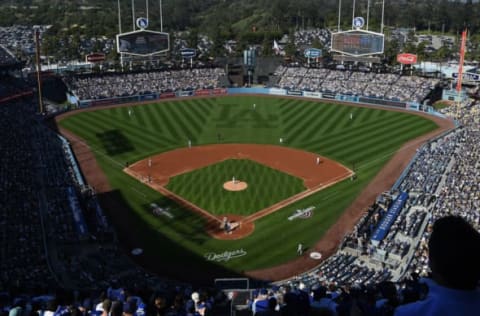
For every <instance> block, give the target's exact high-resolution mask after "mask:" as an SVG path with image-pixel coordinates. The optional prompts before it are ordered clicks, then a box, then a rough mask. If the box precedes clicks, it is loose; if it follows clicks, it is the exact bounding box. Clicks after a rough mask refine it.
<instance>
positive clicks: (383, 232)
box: [0, 0, 480, 316]
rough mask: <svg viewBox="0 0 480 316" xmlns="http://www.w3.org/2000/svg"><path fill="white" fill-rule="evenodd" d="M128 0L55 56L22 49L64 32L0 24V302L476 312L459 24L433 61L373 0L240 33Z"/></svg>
mask: <svg viewBox="0 0 480 316" xmlns="http://www.w3.org/2000/svg"><path fill="white" fill-rule="evenodd" d="M140 2H142V1H133V0H132V1H131V3H130V4H129V5H128V6H127V5H126V4H124V3H121V1H118V3H117V7H116V10H117V13H118V32H117V34H116V36H115V38H114V39H112V38H108V37H106V36H104V38H103V39H100V38H98V39H95V38H94V37H92V38H90V39H88V36H84V35H81V36H80V37H79V38H76V36H77V35H75V34H73V33H75V32H77V30H78V31H79V32H80V30H83V29H85V28H86V27H82V26H75V27H72V29H74V30H75V31H74V32H73V33H72V34H71V35H68V36H70V37H68V36H67V37H64V38H61V40H60V42H61V43H63V44H65V45H66V46H68V45H70V46H72V47H73V45H76V44H78V45H79V48H78V50H79V51H82V52H83V51H85V52H87V53H86V54H85V56H84V57H85V60H86V62H85V63H81V64H80V63H73V62H72V63H69V65H68V66H67V67H66V68H63V65H62V62H63V60H62V58H67V57H66V55H68V54H70V53H71V52H69V51H68V50H65V51H64V52H63V53H62V54H64V55H65V56H62V58H61V59H59V60H58V64H57V65H56V66H55V67H51V65H50V58H52V60H53V59H55V58H57V57H56V56H55V55H54V54H51V55H48V54H46V53H45V51H46V48H43V50H42V45H43V46H44V47H45V46H47V47H49V45H51V43H52V42H53V41H54V40H53V38H55V36H56V35H58V34H60V33H57V34H56V33H53V32H57V31H58V32H67V33H68V32H70V31H66V30H67V29H68V28H63V29H59V30H57V27H58V26H57V25H55V26H49V25H35V27H34V28H33V29H31V28H29V27H24V26H17V25H14V26H8V27H0V39H1V40H2V42H1V45H0V75H1V76H0V130H1V132H2V137H1V138H0V145H1V147H0V148H2V152H3V153H4V154H3V155H1V156H0V161H1V164H0V167H1V169H0V175H1V177H0V202H1V204H2V210H1V211H0V228H1V229H0V231H1V232H2V233H0V259H1V260H0V316H3V315H10V316H11V315H14V316H17V315H27V313H33V314H37V313H38V314H39V315H43V314H44V313H51V315H53V316H59V315H73V314H82V315H97V316H100V315H101V316H110V315H112V316H116V315H118V316H120V315H121V316H123V315H126V316H130V315H132V316H145V315H157V316H217V315H218V316H228V315H231V316H234V315H239V316H240V315H252V316H254V315H255V316H262V315H267V316H268V315H286V316H310V315H351V314H352V313H359V314H361V315H381V316H384V315H385V316H386V315H416V314H439V315H440V314H442V313H445V311H448V312H447V313H446V314H452V313H456V314H461V315H476V313H478V310H479V309H478V308H480V306H479V305H478V304H479V302H480V296H479V294H478V293H479V291H478V289H479V285H480V283H479V282H480V272H479V269H478V267H479V266H480V259H479V257H478V254H479V253H480V233H479V231H480V226H479V223H480V215H479V210H480V204H479V202H478V201H479V200H480V199H479V198H480V188H479V186H478V177H479V176H480V175H479V168H478V159H479V158H480V147H479V146H478V143H479V142H478V140H479V139H480V130H479V128H478V123H479V119H478V112H479V109H480V105H479V103H478V99H479V97H478V96H479V91H480V90H479V88H478V82H480V75H478V74H477V71H478V69H477V68H476V67H477V65H476V64H475V63H474V62H466V61H465V57H466V53H468V52H470V53H471V54H473V52H472V51H473V48H472V47H473V46H472V44H470V46H469V45H467V41H469V39H467V31H464V32H463V33H462V36H461V38H459V39H458V46H459V51H460V53H459V54H458V55H460V61H459V62H458V63H457V64H455V65H453V64H452V63H449V64H448V66H444V68H435V67H433V66H432V65H430V64H431V63H432V62H430V64H428V65H426V64H427V62H426V61H425V56H422V54H421V53H422V52H423V51H422V52H421V51H420V50H418V51H417V53H416V54H413V51H412V52H411V53H410V52H407V51H406V50H407V48H409V49H413V48H411V46H408V44H409V43H408V42H407V39H405V41H404V42H401V40H399V39H398V38H402V36H403V35H405V34H403V33H402V32H404V30H403V29H402V28H399V29H398V30H397V29H396V28H394V27H391V28H389V29H388V32H385V30H384V28H385V27H386V26H385V23H384V14H385V12H384V9H385V8H384V6H385V3H384V1H382V2H381V3H380V2H379V3H375V4H370V2H368V6H367V3H365V8H363V6H362V5H363V4H362V1H359V2H360V4H357V5H358V6H360V7H361V8H360V9H358V10H359V11H357V12H356V11H355V10H356V9H357V8H356V4H355V1H353V3H347V6H349V5H352V6H353V8H350V9H352V10H353V12H352V14H351V15H352V21H351V22H352V23H351V26H350V22H348V23H345V22H343V23H342V21H341V19H342V18H345V16H347V17H348V19H350V12H347V13H348V15H347V14H343V15H342V12H341V10H342V6H341V1H338V7H336V8H335V12H334V11H331V10H330V11H331V12H329V14H330V15H333V16H334V15H335V14H336V12H337V11H336V10H338V18H337V19H338V25H337V26H330V27H328V28H326V27H325V28H318V27H316V28H304V27H300V25H299V24H298V23H299V22H298V20H297V21H296V23H297V25H296V28H295V29H294V30H293V31H291V32H287V33H285V34H280V35H281V36H279V35H278V34H277V33H275V32H273V33H272V34H273V35H272V41H271V42H273V43H272V44H271V45H270V38H269V37H268V36H270V35H271V34H270V33H267V32H265V33H264V34H263V37H262V41H263V42H262V41H259V40H258V38H260V36H259V35H257V34H253V33H256V32H263V31H262V29H261V27H260V26H259V28H258V29H259V30H260V31H259V30H258V29H257V27H256V25H255V27H253V28H252V31H251V33H252V34H250V35H249V37H248V36H247V37H246V38H248V39H249V40H250V41H251V43H248V45H244V44H245V43H243V44H242V45H243V46H242V45H240V42H241V40H244V38H243V37H241V36H239V37H232V39H230V38H227V37H225V36H226V35H224V34H223V33H222V34H221V35H222V36H223V37H221V38H222V42H221V45H220V46H219V45H218V43H216V42H215V40H213V39H210V38H209V36H212V38H213V36H214V35H211V34H205V35H204V34H200V33H198V34H197V33H195V36H196V39H197V40H198V41H197V42H195V43H196V44H195V45H190V44H191V42H192V41H191V39H192V35H191V34H192V33H194V31H193V29H189V30H188V31H185V30H183V29H182V28H186V29H188V26H182V27H180V26H179V31H178V32H175V31H174V30H172V31H171V32H166V31H165V29H164V27H163V16H162V14H163V13H162V12H163V11H162V10H163V4H162V1H159V3H158V6H157V4H151V3H150V4H149V3H148V1H146V2H145V8H143V7H141V6H140V7H139V6H138V5H139V4H140ZM234 2H235V1H234ZM212 3H213V2H212ZM235 3H236V2H235ZM302 3H303V2H302ZM135 4H136V5H137V6H135ZM102 5H103V4H99V6H102ZM142 5H143V4H142ZM149 5H151V6H152V8H153V9H152V10H151V11H150V12H153V11H156V12H155V13H149ZM235 5H238V4H235ZM252 5H253V4H252ZM278 5H279V6H281V5H280V4H278ZM344 5H345V4H344ZM370 5H372V6H373V9H372V8H371V7H370ZM442 5H443V4H442ZM471 5H472V6H475V7H477V6H480V4H478V5H477V4H475V5H474V4H471ZM0 6H1V5H0ZM204 6H205V7H209V5H207V4H204ZM218 6H219V8H220V7H222V5H220V4H219V5H218ZM223 6H227V5H226V4H223ZM392 6H394V5H392ZM465 6H467V4H465ZM166 8H167V10H172V12H177V11H175V10H180V9H179V8H177V7H175V5H173V4H172V3H171V2H169V3H168V4H167V6H166ZM229 8H230V9H232V10H233V8H234V5H233V4H232V7H229ZM14 9H15V10H20V11H21V10H27V9H25V8H22V9H18V8H14ZM30 9H31V8H30ZM30 9H28V10H30ZM197 9H198V8H197ZM343 9H345V7H344V8H343ZM350 9H349V10H350ZM479 9H480V7H479ZM6 10H13V9H12V8H9V9H6ZM45 10H46V9H45ZM81 10H86V11H91V12H94V11H95V10H97V9H95V8H94V7H92V8H90V7H82V9H81ZM198 10H200V9H198ZM369 10H373V11H372V12H373V13H379V12H381V15H380V16H379V17H376V18H375V17H371V16H370V11H369ZM20 11H19V12H20ZM377 11H378V12H377ZM8 12H10V11H8ZM21 12H23V11H21ZM130 12H131V13H130ZM178 12H181V10H180V11H178ZM178 12H177V13H178ZM208 12H209V11H205V12H203V13H202V14H204V15H205V16H207V17H208V14H209V13H208ZM358 12H361V13H362V14H363V13H366V17H361V16H359V14H360V13H358ZM367 12H368V13H367ZM373 13H372V14H373ZM82 14H83V13H82ZM95 14H96V13H95ZM130 14H131V16H130ZM149 14H150V16H149ZM157 14H158V18H159V21H160V22H157V21H154V17H155V18H157V16H156V15H157ZM125 15H126V16H125ZM125 17H127V18H128V19H125ZM253 17H255V19H260V17H259V16H256V15H253V16H252V17H251V18H252V19H253ZM173 18H175V14H174V15H172V19H173ZM387 18H388V14H387ZM122 19H123V20H122ZM297 19H300V18H299V17H297ZM369 19H372V22H371V24H369ZM126 21H127V22H129V21H130V22H132V24H133V26H132V27H133V31H130V25H129V26H128V28H125V24H126V23H127V22H126ZM247 21H248V23H250V22H251V21H250V20H247ZM0 22H1V15H0ZM330 22H331V21H330ZM185 23H187V22H185ZM189 23H193V22H189ZM239 23H240V22H238V23H233V24H232V30H229V32H230V31H231V32H233V30H234V29H235V30H238V28H239V25H240V24H241V23H240V24H239ZM242 23H247V22H245V21H242ZM285 23H291V22H285ZM0 24H1V23H0ZM187 24H188V23H187ZM169 27H171V25H169ZM429 27H430V26H429ZM444 27H445V26H444ZM52 29H53V31H52ZM122 30H123V31H122ZM125 30H128V31H125ZM180 30H181V31H180ZM196 32H198V30H196ZM249 32H250V31H249ZM80 33H81V32H80ZM52 34H56V35H55V36H54V35H52ZM232 34H233V33H232ZM399 34H400V35H402V34H403V35H402V36H400V35H399ZM217 35H218V34H217ZM49 36H51V38H49ZM62 36H63V35H62ZM409 36H410V37H412V35H408V36H407V35H405V38H407V37H409ZM435 36H436V35H428V36H425V35H417V34H415V35H414V36H413V38H418V39H417V41H418V42H417V43H416V46H415V47H418V46H420V47H422V49H423V50H425V51H428V49H430V46H427V47H425V45H426V44H425V43H424V42H422V41H428V40H429V39H430V38H435ZM224 37H225V38H224ZM257 37H258V38H257ZM27 38H29V40H27ZM102 41H104V42H102ZM392 41H399V43H402V45H403V46H402V45H400V46H399V47H397V51H395V50H393V49H392V46H388V47H387V44H388V45H392V44H391V42H392ZM77 42H78V43H77ZM266 42H268V45H265V43H266ZM20 43H21V44H20ZM438 43H441V45H443V46H439V47H447V46H448V45H449V43H450V42H449V40H448V38H446V37H443V35H442V36H438V38H437V39H435V40H434V39H432V40H431V47H432V49H434V47H435V45H437V44H438ZM63 44H62V45H63ZM18 45H24V46H25V47H23V46H22V48H21V49H20V48H18V47H19V46H18ZM82 45H83V46H84V47H83V46H82ZM102 45H104V46H103V48H101V47H102ZM438 45H440V44H438ZM452 45H453V44H452ZM270 46H271V47H270ZM59 47H60V46H59ZM92 47H95V50H96V51H93V50H94V49H93V48H92ZM99 47H100V48H99ZM292 47H293V49H292ZM318 47H321V48H318ZM427 48H428V49H427ZM455 48H456V47H455ZM59 49H60V48H59ZM435 49H438V50H440V49H441V48H435ZM20 50H22V53H20ZM391 50H392V51H393V52H394V54H393V55H392V56H393V57H392V56H390V59H389V58H387V57H388V56H389V55H388V54H390V53H391V52H390V51H391ZM469 50H470V51H469ZM219 51H220V52H221V53H219ZM28 52H30V53H28ZM452 54H453V53H452ZM25 55H27V56H28V58H25ZM387 55H388V56H387ZM468 56H470V55H468ZM419 59H424V60H420V61H419ZM46 60H48V62H46ZM418 64H421V67H420V66H418V67H417V65H418ZM427 66H431V67H432V69H435V70H433V71H429V70H426V68H428V67H427ZM440 66H442V64H441V63H440ZM42 67H43V69H42ZM438 69H440V70H438ZM477 81H478V82H477ZM454 85H455V86H456V87H455V88H454ZM477 307H478V308H477Z"/></svg>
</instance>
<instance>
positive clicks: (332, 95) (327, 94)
mask: <svg viewBox="0 0 480 316" xmlns="http://www.w3.org/2000/svg"><path fill="white" fill-rule="evenodd" d="M336 95H337V94H336V93H332V92H323V93H322V97H323V98H324V99H335V96H336Z"/></svg>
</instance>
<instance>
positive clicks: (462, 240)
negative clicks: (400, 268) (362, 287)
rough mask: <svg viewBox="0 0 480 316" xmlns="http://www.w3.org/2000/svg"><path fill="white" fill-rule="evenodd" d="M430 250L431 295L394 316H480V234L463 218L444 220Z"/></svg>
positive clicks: (435, 229) (436, 226)
mask: <svg viewBox="0 0 480 316" xmlns="http://www.w3.org/2000/svg"><path fill="white" fill-rule="evenodd" d="M428 247H429V255H428V257H429V266H430V269H431V270H432V275H431V279H427V280H426V282H427V285H428V288H429V293H428V295H427V297H426V299H425V300H423V301H418V302H415V303H411V304H407V305H403V306H400V307H398V308H397V310H396V312H395V315H396V316H403V315H436V316H441V315H463V316H466V315H480V289H479V287H478V282H479V280H480V233H479V232H478V231H477V230H475V228H473V227H472V226H471V225H470V224H469V223H467V222H466V221H465V220H464V219H462V218H461V217H457V216H447V217H443V218H440V219H438V220H437V221H436V222H435V224H434V225H433V232H432V234H431V237H430V240H429V242H428Z"/></svg>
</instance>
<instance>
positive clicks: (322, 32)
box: [294, 29, 331, 49]
mask: <svg viewBox="0 0 480 316" xmlns="http://www.w3.org/2000/svg"><path fill="white" fill-rule="evenodd" d="M330 40H331V33H330V30H328V29H305V30H297V31H295V33H294V43H295V46H296V47H298V48H300V49H302V48H309V47H311V46H312V44H314V42H315V41H318V43H319V44H320V45H321V46H323V47H327V48H329V47H330Z"/></svg>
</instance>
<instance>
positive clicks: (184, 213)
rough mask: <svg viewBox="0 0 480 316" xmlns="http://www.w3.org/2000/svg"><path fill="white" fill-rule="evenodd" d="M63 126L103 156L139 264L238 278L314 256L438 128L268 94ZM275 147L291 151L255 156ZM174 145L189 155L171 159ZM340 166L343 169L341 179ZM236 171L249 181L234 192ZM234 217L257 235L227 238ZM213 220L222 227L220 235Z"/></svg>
mask: <svg viewBox="0 0 480 316" xmlns="http://www.w3.org/2000/svg"><path fill="white" fill-rule="evenodd" d="M59 125H60V127H61V128H63V129H65V130H66V131H68V132H66V133H73V134H75V135H77V136H78V137H80V139H81V140H79V139H77V140H75V141H76V142H85V143H86V144H87V145H88V147H89V148H90V149H91V151H92V152H93V153H94V156H95V159H96V162H94V161H90V163H98V164H99V166H100V168H101V171H102V173H103V174H104V175H105V176H106V181H107V182H108V183H107V184H106V186H105V187H104V188H103V189H100V190H99V191H100V192H99V196H101V195H102V194H103V195H109V196H110V197H112V196H114V197H115V198H116V199H117V200H118V201H120V202H121V203H120V204H118V205H121V207H120V206H118V207H111V206H108V205H107V206H106V207H105V208H106V212H107V214H108V217H109V220H110V221H111V222H112V224H114V225H115V227H116V230H117V233H118V235H119V237H120V239H121V241H122V243H123V244H124V245H125V247H126V249H133V248H137V247H138V248H142V249H143V250H144V252H143V254H142V255H141V256H139V257H138V258H136V260H138V261H140V262H141V263H142V264H144V265H145V266H147V267H148V268H149V269H152V270H155V271H157V272H160V273H164V274H168V275H171V276H172V277H177V278H182V277H184V278H186V277H188V275H190V274H189V273H186V272H185V271H193V272H192V273H195V274H205V275H207V274H209V273H212V271H216V272H217V273H215V275H216V276H227V275H234V274H236V273H243V272H245V271H253V270H258V269H265V268H269V267H272V266H277V265H280V264H283V263H285V262H288V261H290V260H292V259H295V258H297V252H296V250H297V245H298V244H299V243H301V244H302V245H303V247H304V249H305V250H306V252H305V253H306V254H307V253H308V251H309V250H312V249H315V245H316V243H317V241H318V240H320V239H321V238H322V236H323V235H324V234H325V232H326V231H327V230H328V229H329V228H330V227H331V226H332V225H333V224H334V223H335V222H336V221H337V220H338V219H339V217H340V216H341V215H342V213H343V212H344V211H345V210H346V208H347V207H348V206H349V205H350V204H351V203H352V202H353V201H354V200H355V199H356V198H357V197H358V195H359V194H360V192H361V191H362V190H363V189H364V188H365V187H366V186H367V185H368V183H369V182H370V181H372V179H373V178H374V177H375V175H376V174H377V173H378V172H379V171H380V170H381V168H382V167H383V166H384V165H385V164H386V163H387V162H388V161H389V159H390V158H391V157H392V156H393V155H394V154H395V153H396V152H397V150H398V149H399V148H400V147H401V146H402V145H403V144H405V143H406V142H408V141H409V140H411V139H414V138H416V137H418V136H420V135H424V134H426V133H428V132H431V131H433V130H435V129H437V127H438V126H437V124H436V123H434V122H433V121H431V120H429V119H427V118H424V117H420V116H417V115H412V114H409V113H403V112H394V111H387V110H383V109H374V108H365V107H354V106H348V105H339V104H327V103H321V102H318V101H313V100H312V101H310V100H305V99H293V98H274V97H259V96H228V97H217V98H213V97H212V98H193V99H183V100H168V101H164V102H159V103H154V104H146V105H138V106H133V105H132V106H121V107H112V108H106V109H99V110H95V111H87V112H79V113H78V114H74V115H69V116H67V117H65V118H60V119H59ZM69 138H70V140H71V141H74V140H72V138H71V137H69ZM75 141H74V142H75ZM232 144H234V145H232ZM235 144H236V145H235ZM249 144H257V145H262V146H261V147H264V149H262V150H260V149H259V150H254V151H253V152H248V151H246V149H245V150H244V149H243V148H244V147H242V146H246V145H249ZM73 145H74V147H75V144H73ZM207 145H208V146H207ZM226 145H228V146H234V147H235V146H237V147H235V148H239V150H237V151H238V153H237V152H235V153H231V154H227V155H226V156H222V157H221V158H215V159H213V158H212V159H210V160H208V159H206V160H205V162H202V161H203V158H202V157H205V156H206V155H208V154H206V153H205V152H196V151H195V150H201V149H202V148H211V150H212V151H215V148H221V147H222V146H226ZM263 145H265V146H263ZM245 148H246V147H245ZM269 148H280V150H291V153H290V152H288V151H284V152H279V153H278V154H276V155H272V157H271V158H268V159H267V158H265V159H267V160H262V159H263V158H261V157H260V156H259V157H257V156H256V155H257V154H258V155H259V153H260V152H262V151H265V152H267V153H268V151H269ZM209 150H210V149H209ZM219 150H220V149H219ZM272 150H273V149H272ZM173 152H176V153H178V154H179V155H180V154H181V155H183V156H177V157H176V158H175V159H173V160H168V161H163V160H162V159H163V158H164V157H166V156H165V155H167V154H168V153H173ZM294 153H304V156H303V157H307V158H305V159H306V160H301V159H304V158H296V156H295V154H294ZM265 155H267V154H265ZM305 155H306V156H305ZM262 157H263V156H262ZM299 157H300V156H299ZM317 157H318V158H319V159H320V163H319V162H318V161H317V160H316V159H317ZM287 158H288V159H290V160H289V161H290V162H289V163H284V162H282V161H284V160H285V159H287ZM196 161H197V162H196ZM285 161H286V160H285ZM290 164H292V165H293V164H296V165H298V166H299V168H300V167H301V168H303V169H302V170H303V171H301V172H300V171H298V172H297V171H295V170H290V169H288V165H290ZM171 165H176V166H177V167H176V168H177V169H175V171H174V172H173V171H170V170H173V169H172V168H173V167H172V166H171ZM333 165H336V166H339V168H340V167H341V168H343V169H342V170H344V171H339V173H337V174H333V175H330V174H329V172H330V171H331V170H332V168H333V167H331V166H333ZM84 166H85V162H83V163H82V168H84ZM138 166H143V167H142V168H141V171H140V170H137V169H135V168H137V167H138ZM285 166H287V167H285ZM301 168H300V169H301ZM300 169H299V170H300ZM129 171H130V172H129ZM142 172H143V173H142ZM134 173H135V174H134ZM352 173H354V174H355V176H356V177H355V179H352V178H351V174H352ZM322 176H323V177H324V178H322ZM315 177H317V178H315ZM87 178H88V177H87ZM232 178H235V179H234V180H238V181H241V182H245V184H246V185H248V186H247V187H246V189H244V190H239V191H235V190H234V191H230V190H225V189H224V187H223V184H225V183H226V182H229V181H231V180H232ZM311 178H315V179H319V180H318V181H317V183H314V180H315V179H311ZM312 181H313V182H312ZM312 183H314V184H312ZM233 184H234V185H236V181H233ZM302 194H303V195H302ZM297 195H298V197H299V198H295V199H292V198H290V199H289V197H291V196H297ZM284 201H288V203H284V204H281V203H283V202H284ZM153 204H154V206H152V205H153ZM272 205H277V206H278V207H271V206H272ZM269 207H271V210H270V211H269V212H267V213H265V215H262V216H255V214H256V213H257V212H259V211H262V210H265V209H268V208H269ZM312 207H314V209H312ZM307 208H310V209H312V211H310V212H305V214H303V216H298V217H297V218H295V219H292V220H289V219H288V218H289V217H291V216H292V215H294V214H296V213H297V211H299V210H305V209H307ZM154 210H156V211H157V212H154ZM196 210H200V212H199V211H196ZM225 216H227V217H228V216H231V218H233V219H235V222H236V223H241V222H242V219H244V218H249V220H248V221H245V224H247V222H248V223H249V225H250V226H251V227H250V230H251V231H250V232H249V233H248V234H245V235H241V236H236V235H235V233H236V232H235V231H233V232H230V234H233V235H232V236H235V237H236V238H228V237H227V238H218V235H220V237H222V236H221V235H222V234H227V232H224V231H223V227H222V220H223V218H224V217H225ZM215 220H217V223H215ZM212 221H213V222H212ZM212 225H213V226H215V229H220V231H218V232H217V238H216V237H213V236H212V234H211V231H210V232H209V227H210V229H211V228H212ZM239 231H240V229H239ZM230 234H228V235H230ZM237 237H238V238H237ZM306 260H307V259H306Z"/></svg>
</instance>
